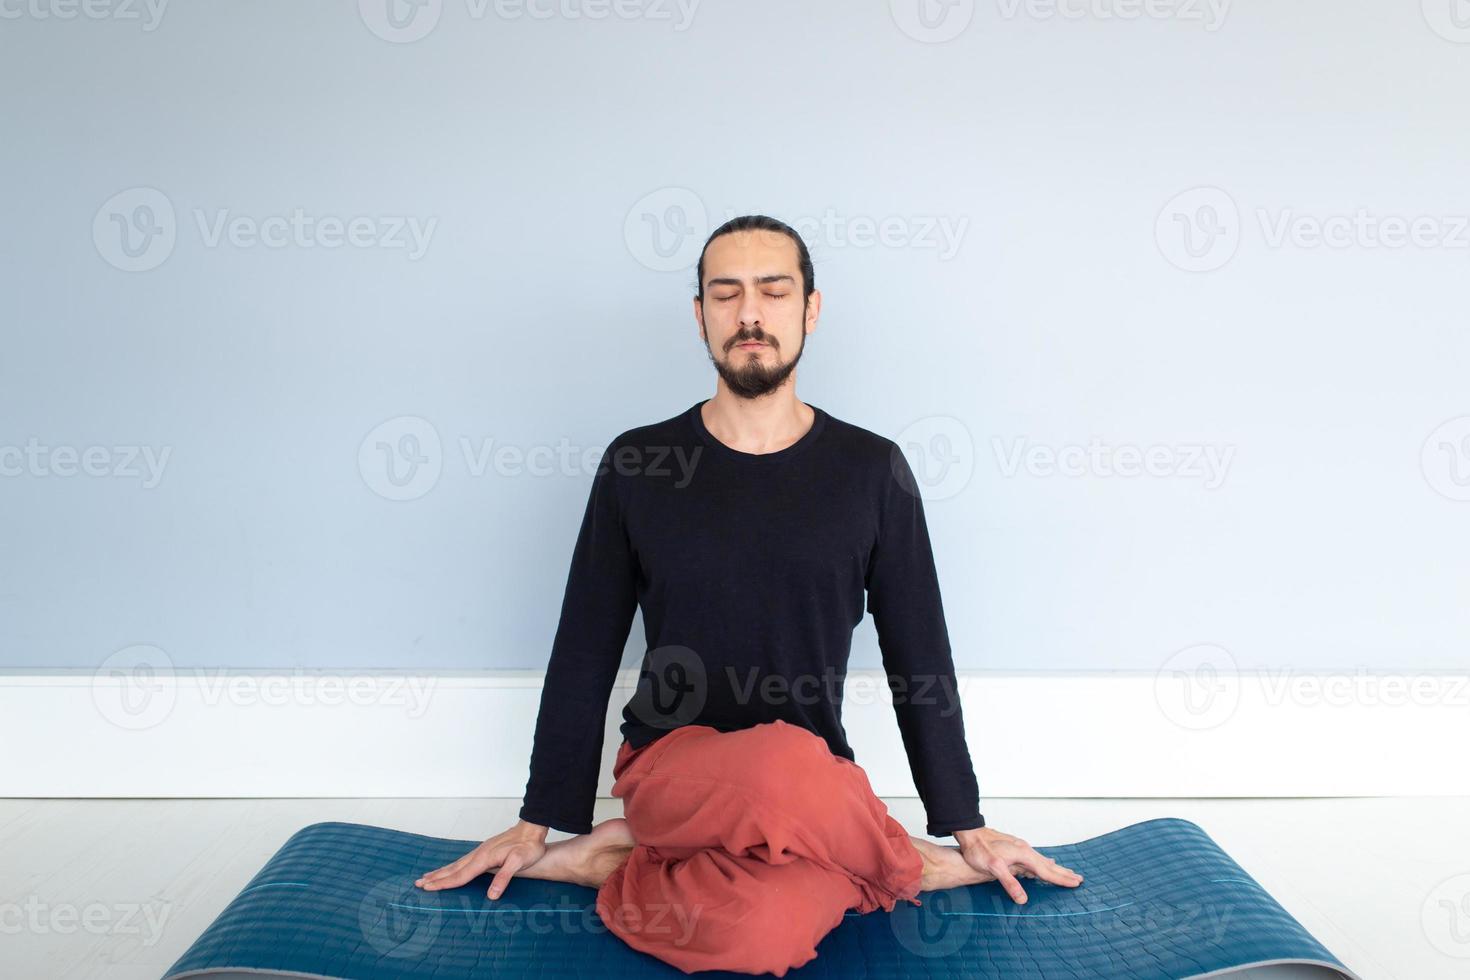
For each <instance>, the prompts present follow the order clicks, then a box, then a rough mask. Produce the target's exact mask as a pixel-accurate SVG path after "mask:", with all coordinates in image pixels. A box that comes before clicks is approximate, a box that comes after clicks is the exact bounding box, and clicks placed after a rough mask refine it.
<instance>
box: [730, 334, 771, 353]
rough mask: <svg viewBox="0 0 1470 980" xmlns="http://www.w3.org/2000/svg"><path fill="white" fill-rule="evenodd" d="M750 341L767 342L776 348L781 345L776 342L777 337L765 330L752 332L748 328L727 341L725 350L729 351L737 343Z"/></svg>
mask: <svg viewBox="0 0 1470 980" xmlns="http://www.w3.org/2000/svg"><path fill="white" fill-rule="evenodd" d="M748 343H758V344H767V345H769V346H770V347H772V348H774V349H779V346H778V345H777V343H776V338H774V337H771V336H769V335H767V334H766V333H765V332H764V331H755V332H751V331H748V330H741V331H740V332H739V333H737V334H736V335H735V336H733V337H731V338H730V339H729V340H727V341H725V350H726V351H727V352H728V351H729V350H730V348H732V347H734V346H735V345H736V344H748Z"/></svg>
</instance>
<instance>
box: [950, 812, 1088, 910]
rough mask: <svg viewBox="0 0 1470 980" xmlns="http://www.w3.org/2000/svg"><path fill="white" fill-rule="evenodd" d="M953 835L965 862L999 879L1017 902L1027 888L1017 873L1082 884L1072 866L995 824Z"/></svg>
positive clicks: (1022, 899)
mask: <svg viewBox="0 0 1470 980" xmlns="http://www.w3.org/2000/svg"><path fill="white" fill-rule="evenodd" d="M954 838H955V840H957V841H959V844H960V853H961V854H962V855H964V858H965V863H966V864H968V865H969V866H970V867H972V868H974V869H975V870H976V871H979V872H980V873H981V874H985V875H988V876H989V880H994V881H998V882H1000V884H1001V887H1003V888H1004V889H1005V890H1006V894H1008V895H1010V896H1011V898H1012V899H1013V900H1014V901H1015V902H1016V904H1018V905H1025V904H1026V892H1025V890H1024V889H1023V888H1022V887H1021V883H1020V882H1019V881H1017V880H1016V877H1017V876H1020V877H1022V878H1039V879H1041V880H1042V881H1049V882H1051V883H1052V884H1054V885H1062V886H1064V887H1066V888H1076V887H1077V886H1078V885H1080V884H1082V876H1081V875H1079V874H1078V873H1077V872H1075V871H1073V870H1072V869H1071V868H1064V867H1062V866H1061V865H1060V864H1057V863H1056V862H1055V861H1053V860H1052V859H1051V858H1049V857H1047V856H1046V855H1045V854H1041V853H1039V852H1038V851H1037V850H1036V849H1035V848H1033V847H1032V846H1031V845H1030V844H1028V843H1026V842H1025V841H1023V840H1022V839H1021V838H1019V837H1012V836H1011V835H1010V834H1005V833H1001V832H1000V831H999V830H995V829H994V828H991V827H976V828H975V829H974V830H956V831H955V832H954Z"/></svg>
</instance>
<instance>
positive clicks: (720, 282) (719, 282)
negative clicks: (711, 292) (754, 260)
mask: <svg viewBox="0 0 1470 980" xmlns="http://www.w3.org/2000/svg"><path fill="white" fill-rule="evenodd" d="M755 282H756V285H757V286H763V285H765V284H766V283H771V282H789V283H791V284H792V285H793V286H794V285H796V277H795V276H788V275H786V274H785V273H781V274H780V275H774V276H761V277H760V278H759V279H757V280H756V281H755ZM743 285H745V283H743V282H741V281H740V280H739V279H711V280H710V281H709V283H708V286H743Z"/></svg>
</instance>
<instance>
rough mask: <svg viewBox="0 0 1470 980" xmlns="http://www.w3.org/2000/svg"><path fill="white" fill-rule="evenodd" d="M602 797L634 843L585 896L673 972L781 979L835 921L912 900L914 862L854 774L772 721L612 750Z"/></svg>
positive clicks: (863, 778) (822, 745)
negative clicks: (609, 784) (618, 806)
mask: <svg viewBox="0 0 1470 980" xmlns="http://www.w3.org/2000/svg"><path fill="white" fill-rule="evenodd" d="M613 776H614V777H615V780H616V782H615V783H614V785H613V795H614V796H617V797H620V798H621V799H622V800H623V812H624V816H625V817H626V819H627V821H628V824H629V829H630V830H631V831H632V834H633V838H634V840H636V841H637V842H638V843H637V846H635V847H634V848H633V851H632V853H631V854H630V855H629V857H628V860H627V861H625V862H624V863H623V864H622V865H620V866H619V867H618V868H617V869H616V870H615V871H613V873H612V875H611V876H609V877H608V879H607V881H606V882H604V883H603V885H602V887H601V889H599V891H598V893H597V913H598V916H599V917H600V918H601V919H602V921H603V922H604V923H605V924H606V925H607V927H608V929H609V931H611V932H613V933H615V934H616V935H618V936H619V937H620V938H622V939H623V941H624V942H626V943H627V944H628V945H629V946H632V947H633V948H634V949H638V950H642V951H643V952H645V953H649V954H651V955H653V956H656V957H658V958H659V959H661V960H663V961H664V962H666V963H670V964H672V965H674V966H676V967H678V968H679V969H680V970H683V971H684V972H685V973H690V972H693V971H695V970H716V969H718V970H732V971H736V972H740V973H766V972H770V973H774V974H775V975H776V976H783V975H785V973H786V971H787V970H788V969H790V968H792V967H797V966H801V965H802V964H803V963H806V962H807V961H809V960H811V959H813V958H815V957H816V955H817V951H816V945H817V943H818V942H820V941H821V939H822V937H823V936H825V935H826V934H827V933H828V932H830V931H831V930H832V929H833V928H834V927H836V926H837V925H838V924H839V923H841V922H842V917H843V913H844V912H845V911H847V910H848V909H857V910H858V911H859V912H862V913H866V912H871V911H874V910H875V909H878V908H882V909H883V910H885V911H892V909H893V906H894V905H895V903H896V902H898V901H911V902H913V903H914V904H915V905H917V904H919V902H918V900H917V898H916V896H917V895H918V893H919V883H920V879H921V876H922V872H923V859H922V857H920V855H919V852H918V850H917V849H915V847H914V845H913V842H912V841H910V840H909V837H908V833H907V832H906V831H905V830H904V829H903V827H902V826H901V825H900V824H899V823H898V822H897V821H896V820H894V819H893V818H892V817H891V816H889V815H888V808H887V807H886V806H884V805H883V802H882V801H881V800H879V799H878V798H877V797H876V796H875V795H874V794H873V789H872V787H871V786H870V785H869V784H868V777H867V774H866V773H865V772H863V770H862V768H861V767H860V766H858V765H857V764H856V763H854V762H851V761H850V760H848V759H844V758H842V757H841V756H835V755H833V754H832V753H831V751H830V750H829V749H828V748H827V743H826V741H825V740H824V739H822V738H821V737H820V736H818V735H815V734H813V733H812V732H809V731H807V730H806V729H805V728H802V727H800V726H797V725H791V724H787V723H786V722H783V721H774V722H769V723H766V724H762V725H757V726H755V727H753V728H747V729H743V730H740V731H734V732H720V731H717V730H715V729H714V728H711V727H709V726H707V725H688V726H685V727H683V728H677V729H675V730H674V731H672V732H670V733H668V734H667V735H664V736H663V737H661V738H659V739H658V740H657V741H655V742H651V743H649V744H648V745H646V746H644V747H643V748H641V749H636V750H635V749H633V748H632V747H631V746H629V745H628V743H627V742H624V743H623V745H622V746H621V748H619V750H618V757H617V761H616V763H615V764H614V767H613Z"/></svg>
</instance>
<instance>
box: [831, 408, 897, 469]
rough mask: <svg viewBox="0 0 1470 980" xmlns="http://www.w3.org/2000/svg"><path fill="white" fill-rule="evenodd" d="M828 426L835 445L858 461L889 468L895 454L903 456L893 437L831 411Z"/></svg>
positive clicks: (879, 467)
mask: <svg viewBox="0 0 1470 980" xmlns="http://www.w3.org/2000/svg"><path fill="white" fill-rule="evenodd" d="M826 428H827V433H826V434H827V435H829V436H831V437H832V442H833V445H834V446H835V447H836V448H837V449H839V450H840V451H841V452H842V453H843V454H844V455H846V456H849V457H850V458H852V459H853V460H855V461H856V462H859V463H866V464H868V465H870V466H873V467H875V468H878V469H881V470H888V469H890V468H891V467H892V466H893V463H894V457H895V456H898V457H899V458H900V459H901V458H902V457H903V451H902V449H901V448H900V447H899V445H898V443H896V442H894V441H893V440H892V439H890V438H888V437H887V436H885V435H882V434H881V433H877V432H874V431H873V430H871V429H865V428H863V427H862V426H860V425H857V424H855V423H853V422H849V421H847V420H846V419H840V418H838V417H837V416H835V415H833V414H831V413H830V412H828V413H827V425H826Z"/></svg>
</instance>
